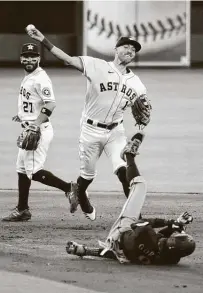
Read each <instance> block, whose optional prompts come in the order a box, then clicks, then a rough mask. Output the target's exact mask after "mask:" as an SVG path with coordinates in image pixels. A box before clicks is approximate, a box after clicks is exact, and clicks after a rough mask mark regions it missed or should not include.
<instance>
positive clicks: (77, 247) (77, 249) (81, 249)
mask: <svg viewBox="0 0 203 293" xmlns="http://www.w3.org/2000/svg"><path fill="white" fill-rule="evenodd" d="M66 252H67V253H68V254H72V255H78V256H84V255H85V252H86V249H85V246H84V245H81V244H78V243H77V242H74V241H68V242H67V244H66Z"/></svg>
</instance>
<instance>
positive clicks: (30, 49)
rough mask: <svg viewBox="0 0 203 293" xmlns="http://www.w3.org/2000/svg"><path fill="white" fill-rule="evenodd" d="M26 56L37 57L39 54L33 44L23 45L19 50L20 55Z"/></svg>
mask: <svg viewBox="0 0 203 293" xmlns="http://www.w3.org/2000/svg"><path fill="white" fill-rule="evenodd" d="M28 54H31V55H37V56H39V55H40V52H39V48H38V46H37V45H36V44H34V43H26V44H23V46H22V49H21V55H28Z"/></svg>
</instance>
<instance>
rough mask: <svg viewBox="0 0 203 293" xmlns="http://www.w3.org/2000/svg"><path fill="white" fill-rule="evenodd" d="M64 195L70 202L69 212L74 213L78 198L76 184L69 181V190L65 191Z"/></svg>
mask: <svg viewBox="0 0 203 293" xmlns="http://www.w3.org/2000/svg"><path fill="white" fill-rule="evenodd" d="M65 195H66V197H67V198H68V200H69V203H70V212H71V213H75V212H76V211H77V208H78V204H79V200H78V184H77V183H73V182H71V189H70V191H68V192H66V193H65Z"/></svg>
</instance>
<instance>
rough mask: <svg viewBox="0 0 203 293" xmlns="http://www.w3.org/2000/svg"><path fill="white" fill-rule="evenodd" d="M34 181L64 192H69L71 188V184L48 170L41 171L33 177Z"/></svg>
mask: <svg viewBox="0 0 203 293" xmlns="http://www.w3.org/2000/svg"><path fill="white" fill-rule="evenodd" d="M32 179H33V180H34V181H38V182H41V183H42V184H45V185H48V186H53V187H56V188H58V189H60V190H63V191H64V192H69V191H70V188H71V183H68V182H65V181H63V180H61V179H60V178H58V177H56V176H55V175H54V174H52V173H51V172H49V171H46V170H39V171H38V172H37V173H35V174H34V175H33V176H32Z"/></svg>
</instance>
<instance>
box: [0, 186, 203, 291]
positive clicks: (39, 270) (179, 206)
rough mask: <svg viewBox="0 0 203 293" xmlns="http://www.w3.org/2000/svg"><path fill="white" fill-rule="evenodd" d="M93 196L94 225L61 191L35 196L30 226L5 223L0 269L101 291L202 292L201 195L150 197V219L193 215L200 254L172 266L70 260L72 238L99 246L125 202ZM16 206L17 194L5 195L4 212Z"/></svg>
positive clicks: (0, 206)
mask: <svg viewBox="0 0 203 293" xmlns="http://www.w3.org/2000/svg"><path fill="white" fill-rule="evenodd" d="M90 196H91V200H92V202H93V203H94V205H95V206H96V208H97V220H96V221H95V222H90V221H88V220H87V219H85V217H84V216H83V214H82V213H81V212H80V211H79V210H78V211H77V212H76V213H75V214H74V215H71V214H70V213H69V212H68V202H67V200H66V199H65V197H64V195H63V194H61V193H59V192H54V193H53V192H52V193H49V192H43V193H41V194H40V193H36V192H32V194H31V198H30V206H31V210H32V214H33V217H32V220H31V221H29V222H25V223H9V224H6V223H3V222H2V223H1V233H0V260H1V261H0V270H1V269H4V270H6V271H11V272H20V273H24V274H26V275H31V276H38V277H41V278H46V279H50V280H55V281H59V282H62V283H65V284H71V285H75V286H78V287H81V288H86V289H89V290H96V291H100V292H112V293H114V292H115V293H116V292H117V293H123V292H128V293H131V292H143V293H146V292H156V293H157V292H160V293H161V292H162V293H163V292H165V293H169V292H170V293H171V292H172V293H173V292H185V293H186V292H188V293H191V292H198V293H200V292H202V286H203V244H202V243H203V220H202V219H203V212H202V211H203V201H202V195H201V194H200V195H198V194H187V195H186V194H171V195H168V194H149V195H148V196H147V200H146V203H145V205H144V209H143V213H144V214H145V215H148V216H164V217H167V218H171V217H175V216H178V215H179V213H180V212H181V211H185V210H189V211H190V212H191V213H192V214H193V215H194V222H193V223H192V224H191V225H190V227H188V233H191V234H192V235H193V236H194V238H195V240H196V243H197V248H196V251H195V252H194V254H193V255H191V256H190V257H188V258H185V259H183V260H182V261H181V262H180V264H179V265H177V266H172V267H149V266H147V267H144V266H142V267H140V266H133V265H120V264H118V263H117V262H115V261H113V260H100V259H98V258H94V259H92V258H85V259H80V258H78V257H75V256H68V255H67V254H66V251H65V246H66V242H67V241H68V240H75V241H78V242H80V243H85V244H88V245H97V240H98V239H100V240H104V239H105V237H106V236H107V233H108V230H109V228H110V226H111V225H112V223H113V221H114V219H115V217H116V216H117V215H118V214H119V211H120V209H121V206H122V204H123V203H124V197H123V195H121V194H115V193H112V194H106V193H91V194H90ZM15 202H16V195H15V193H14V192H12V193H11V192H4V193H3V192H1V194H0V214H1V215H2V216H4V215H6V214H7V213H8V209H9V208H10V207H12V206H13V204H15ZM22 286H23V284H22ZM2 293H3V292H2Z"/></svg>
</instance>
